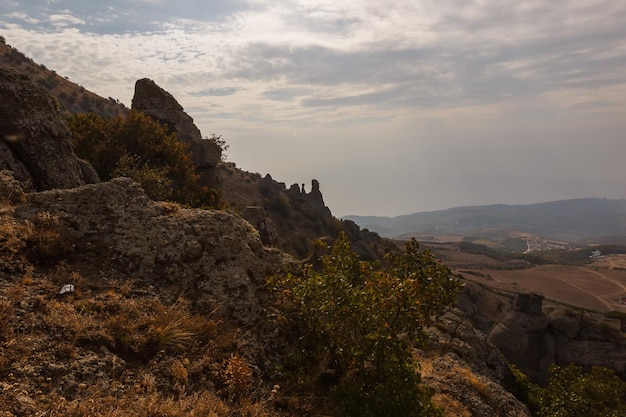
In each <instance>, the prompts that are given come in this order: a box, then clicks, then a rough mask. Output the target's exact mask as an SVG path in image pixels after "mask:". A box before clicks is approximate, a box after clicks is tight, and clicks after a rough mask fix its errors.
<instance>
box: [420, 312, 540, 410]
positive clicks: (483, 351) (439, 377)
mask: <svg viewBox="0 0 626 417" xmlns="http://www.w3.org/2000/svg"><path fill="white" fill-rule="evenodd" d="M428 334H429V342H428V343H429V346H428V348H429V349H428V351H435V352H438V354H437V355H432V356H429V355H428V354H425V353H420V354H419V362H420V364H421V372H422V378H423V380H424V382H425V383H426V384H427V385H428V386H430V387H432V388H434V389H435V391H436V392H437V394H436V395H435V397H434V400H435V402H436V403H439V405H440V406H443V407H444V408H445V409H446V415H458V416H477V417H478V416H484V417H492V416H502V417H508V416H530V413H529V411H528V409H527V408H526V406H525V405H523V404H522V403H520V402H519V401H518V400H517V399H516V398H515V397H514V396H513V395H512V394H511V393H510V392H508V391H507V390H505V389H504V388H503V386H502V385H503V384H504V383H505V382H506V381H507V380H508V378H510V373H509V370H508V365H507V361H506V359H505V358H504V356H503V355H502V354H501V353H500V351H499V350H498V349H497V348H496V347H495V346H494V345H493V344H492V343H490V342H489V341H488V340H487V336H486V335H485V334H484V333H482V332H481V331H479V330H477V329H475V328H474V327H473V326H472V324H471V323H470V321H469V320H468V319H467V318H466V317H465V315H464V314H463V313H462V312H461V311H460V310H458V309H457V310H454V311H451V312H448V313H446V314H445V315H444V316H443V317H441V318H440V319H439V320H438V322H437V324H436V326H433V327H431V328H430V329H428Z"/></svg>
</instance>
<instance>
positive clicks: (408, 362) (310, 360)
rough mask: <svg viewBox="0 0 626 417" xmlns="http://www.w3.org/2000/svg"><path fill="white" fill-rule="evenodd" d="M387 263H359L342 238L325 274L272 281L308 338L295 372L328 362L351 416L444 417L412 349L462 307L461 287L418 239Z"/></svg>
mask: <svg viewBox="0 0 626 417" xmlns="http://www.w3.org/2000/svg"><path fill="white" fill-rule="evenodd" d="M387 260H388V262H389V265H390V266H389V267H388V268H387V269H384V270H382V269H378V268H376V265H374V264H372V263H369V262H363V261H359V259H358V256H357V255H356V254H354V253H353V252H352V251H351V250H350V243H349V241H348V239H347V237H346V236H345V234H342V235H341V236H340V238H339V239H338V240H337V241H336V243H335V244H334V246H333V247H332V252H331V254H330V255H328V256H325V257H323V258H322V265H321V269H320V270H314V269H313V268H312V267H310V266H309V267H307V268H305V270H304V272H303V274H302V275H299V276H296V275H293V274H289V275H287V276H285V277H279V278H274V279H273V280H272V281H271V284H272V286H273V288H274V289H275V290H276V292H277V293H278V294H280V298H281V301H282V307H283V309H284V311H286V312H287V313H289V314H290V317H292V319H293V320H294V322H295V323H297V326H298V328H299V329H300V332H301V334H302V335H303V336H302V337H301V338H300V351H299V352H297V353H296V354H295V355H294V356H295V357H297V358H296V359H297V360H296V361H295V372H299V373H301V374H309V373H311V372H312V371H313V369H314V368H315V367H319V363H323V364H325V365H324V366H325V367H327V368H328V369H325V370H321V374H320V378H322V376H323V375H322V374H324V375H326V377H327V379H328V375H332V378H331V379H332V380H331V381H330V382H329V384H328V385H329V388H330V389H331V391H332V392H333V394H334V397H335V399H336V400H338V402H337V405H338V409H339V410H340V412H341V413H342V414H344V415H354V416H357V415H358V416H388V415H393V416H413V415H438V411H437V410H435V408H434V407H433V406H432V404H431V402H430V393H429V391H428V390H427V389H426V388H424V387H422V386H421V385H420V375H419V373H418V365H417V364H416V363H415V361H414V359H413V356H412V347H413V345H414V344H415V343H419V342H422V341H424V340H425V327H426V326H428V324H430V323H431V320H433V318H434V317H436V316H437V315H438V314H441V313H442V312H443V311H444V310H445V309H446V308H447V307H449V306H451V305H452V304H454V302H455V299H456V294H457V292H458V290H459V289H460V287H461V284H460V283H459V281H458V280H457V279H456V278H454V276H453V274H452V272H451V270H450V269H449V268H447V267H446V266H444V265H442V264H441V263H439V262H438V261H437V260H436V259H435V258H434V256H433V255H432V254H431V253H430V252H429V251H420V250H419V245H418V243H417V242H416V241H415V240H411V241H410V242H408V244H407V245H406V250H405V252H404V253H403V254H401V255H395V256H394V255H389V257H388V259H387Z"/></svg>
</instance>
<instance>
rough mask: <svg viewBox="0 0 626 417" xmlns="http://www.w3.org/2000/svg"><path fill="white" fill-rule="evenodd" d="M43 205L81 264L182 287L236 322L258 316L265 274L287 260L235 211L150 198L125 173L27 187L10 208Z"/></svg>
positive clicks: (32, 209) (26, 215)
mask: <svg viewBox="0 0 626 417" xmlns="http://www.w3.org/2000/svg"><path fill="white" fill-rule="evenodd" d="M41 212H48V213H51V214H52V215H54V216H56V217H57V218H58V221H59V232H60V234H61V235H62V237H63V240H64V241H66V242H71V245H72V251H73V253H72V258H76V259H80V260H82V264H91V263H93V264H94V265H95V266H96V265H97V268H98V270H105V271H106V270H112V271H117V272H118V273H121V274H123V275H126V276H129V277H132V278H134V279H138V280H145V281H148V282H153V283H154V284H155V285H159V286H161V287H163V288H171V293H172V294H180V293H182V292H185V293H186V294H189V296H190V297H192V298H194V299H195V300H196V301H197V302H199V303H204V304H207V306H206V307H207V308H219V309H221V310H223V311H224V313H225V314H227V315H230V316H232V317H233V318H234V319H236V320H238V321H239V322H241V323H242V324H249V323H252V322H255V321H257V320H258V319H259V317H260V315H262V311H263V307H262V306H263V303H264V300H265V298H264V291H263V288H264V279H265V277H266V276H267V275H268V274H271V273H274V272H276V270H277V269H278V268H280V267H281V265H282V263H283V261H284V260H285V259H287V258H286V256H285V255H284V254H283V253H282V252H279V251H277V250H274V249H271V248H267V247H264V246H263V245H262V243H261V240H260V237H259V233H258V232H257V231H256V230H255V229H254V228H253V227H252V226H251V225H250V224H249V223H248V222H246V221H245V220H243V219H242V218H240V217H238V216H237V215H235V214H233V213H230V212H228V211H210V210H200V209H183V208H181V207H179V206H176V205H172V204H168V203H157V202H153V201H152V200H150V199H149V198H148V196H147V195H146V194H145V192H144V191H143V189H142V188H141V187H140V186H139V185H138V184H136V183H134V182H133V181H132V180H130V179H128V178H117V179H114V180H111V181H109V182H106V183H100V184H93V185H86V186H82V187H78V188H74V189H70V190H52V191H45V192H40V193H33V194H29V195H28V198H27V202H26V204H23V205H21V206H18V207H17V208H16V209H15V213H16V216H18V217H19V218H22V219H28V220H32V221H35V219H36V217H37V215H38V214H39V213H41Z"/></svg>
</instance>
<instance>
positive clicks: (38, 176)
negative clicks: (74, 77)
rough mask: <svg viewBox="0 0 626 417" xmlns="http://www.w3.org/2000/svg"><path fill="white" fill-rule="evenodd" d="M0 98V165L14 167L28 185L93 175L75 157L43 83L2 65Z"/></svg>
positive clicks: (73, 181) (45, 186)
mask: <svg viewBox="0 0 626 417" xmlns="http://www.w3.org/2000/svg"><path fill="white" fill-rule="evenodd" d="M0 98H1V100H0V169H5V170H10V171H13V173H14V174H13V175H14V177H15V178H16V179H17V180H18V181H19V182H20V183H21V184H22V185H23V186H24V187H25V188H26V189H27V190H28V189H33V188H34V189H35V190H49V189H53V188H71V187H77V186H79V185H83V184H85V183H88V182H97V181H98V179H97V175H96V176H95V177H94V173H95V171H94V170H93V168H92V167H91V166H90V165H89V164H88V163H86V162H84V161H80V160H79V159H78V158H77V157H76V154H75V153H74V151H73V149H72V146H71V133H70V131H69V130H68V129H67V127H66V126H65V123H64V122H63V120H62V119H61V117H60V115H59V112H58V109H57V104H56V102H55V100H54V99H53V98H52V97H50V96H49V95H48V93H47V92H46V90H45V89H44V88H43V87H41V86H39V85H36V84H34V83H32V82H31V81H30V80H29V79H28V78H27V77H26V76H22V75H19V74H17V73H16V72H14V71H13V70H9V69H7V68H4V67H3V68H0Z"/></svg>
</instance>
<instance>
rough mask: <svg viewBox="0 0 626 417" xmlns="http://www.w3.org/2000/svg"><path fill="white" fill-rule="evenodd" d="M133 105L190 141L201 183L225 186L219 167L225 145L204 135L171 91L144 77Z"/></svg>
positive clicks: (184, 139)
mask: <svg viewBox="0 0 626 417" xmlns="http://www.w3.org/2000/svg"><path fill="white" fill-rule="evenodd" d="M132 108H133V109H136V110H139V111H142V112H144V113H146V114H147V115H149V116H150V117H152V118H154V119H156V120H158V121H159V122H161V123H164V124H166V125H167V126H168V129H169V131H170V132H176V134H177V135H178V139H179V140H181V141H183V142H185V143H188V144H189V149H190V150H191V153H192V157H193V163H194V165H195V166H196V172H197V173H198V174H200V180H199V181H200V183H201V185H204V186H207V187H209V188H214V189H219V188H221V179H220V176H219V171H218V170H217V168H216V167H217V164H218V163H219V162H220V161H221V158H222V148H221V147H220V146H219V145H218V144H217V143H216V142H215V141H214V140H211V139H202V135H201V133H200V129H198V127H197V126H196V125H195V124H194V122H193V119H192V118H191V116H189V115H188V114H187V113H185V111H184V110H183V107H182V106H181V105H180V104H179V103H178V101H176V99H175V98H174V97H173V96H172V95H171V94H170V93H168V92H167V91H165V90H164V89H162V88H161V87H159V86H158V85H157V84H156V83H155V82H154V81H152V80H150V79H147V78H143V79H141V80H138V81H137V82H136V83H135V95H134V96H133V102H132Z"/></svg>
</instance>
